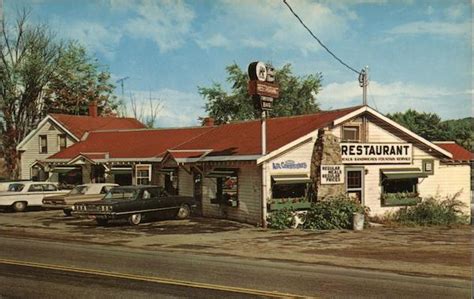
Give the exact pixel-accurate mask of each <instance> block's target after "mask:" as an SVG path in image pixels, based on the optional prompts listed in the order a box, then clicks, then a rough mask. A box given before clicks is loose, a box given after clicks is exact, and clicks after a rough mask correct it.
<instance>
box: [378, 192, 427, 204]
mask: <svg viewBox="0 0 474 299" xmlns="http://www.w3.org/2000/svg"><path fill="white" fill-rule="evenodd" d="M382 202H383V205H384V206H386V207H396V206H414V205H417V204H418V203H420V202H421V197H420V196H419V195H418V193H386V194H382Z"/></svg>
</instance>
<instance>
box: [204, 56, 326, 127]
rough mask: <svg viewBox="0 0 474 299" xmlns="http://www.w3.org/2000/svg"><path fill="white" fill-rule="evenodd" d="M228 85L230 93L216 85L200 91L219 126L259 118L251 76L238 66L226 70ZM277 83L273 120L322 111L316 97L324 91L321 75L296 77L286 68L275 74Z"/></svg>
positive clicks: (286, 66)
mask: <svg viewBox="0 0 474 299" xmlns="http://www.w3.org/2000/svg"><path fill="white" fill-rule="evenodd" d="M226 71H227V73H228V77H227V82H228V83H229V84H230V85H231V91H230V92H227V91H226V90H225V89H224V88H223V87H222V85H221V84H219V83H213V84H212V86H211V87H198V90H199V94H201V96H202V97H204V99H205V100H206V101H207V102H206V106H205V108H206V111H207V112H208V113H209V116H211V117H213V118H214V119H215V121H216V123H217V124H219V123H226V122H229V121H234V120H248V119H256V118H259V117H260V115H259V113H258V112H257V110H256V109H255V107H254V104H253V100H252V99H251V97H250V96H249V95H248V91H247V84H248V80H249V78H248V75H247V73H246V72H244V71H242V70H241V69H240V67H239V66H238V65H237V64H235V63H234V64H232V65H229V66H227V67H226ZM275 79H276V82H278V85H279V86H280V98H278V99H275V101H274V105H273V110H272V111H271V112H270V116H290V115H300V114H308V113H312V112H317V111H319V106H318V104H317V103H316V95H317V94H318V92H319V91H320V89H321V80H322V76H321V74H320V73H317V74H315V75H308V76H303V77H299V76H295V75H293V73H292V71H291V65H290V64H286V65H285V66H283V67H282V68H281V69H279V70H276V74H275Z"/></svg>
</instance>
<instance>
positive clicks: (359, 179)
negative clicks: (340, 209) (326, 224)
mask: <svg viewBox="0 0 474 299" xmlns="http://www.w3.org/2000/svg"><path fill="white" fill-rule="evenodd" d="M346 192H347V194H348V195H349V197H351V198H353V199H356V200H357V201H359V202H360V203H362V204H363V203H364V169H363V168H346Z"/></svg>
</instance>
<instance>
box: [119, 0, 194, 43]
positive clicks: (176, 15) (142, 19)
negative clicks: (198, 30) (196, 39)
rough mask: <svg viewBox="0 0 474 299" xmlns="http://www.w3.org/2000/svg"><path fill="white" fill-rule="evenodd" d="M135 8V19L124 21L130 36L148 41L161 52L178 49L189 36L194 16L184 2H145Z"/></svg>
mask: <svg viewBox="0 0 474 299" xmlns="http://www.w3.org/2000/svg"><path fill="white" fill-rule="evenodd" d="M134 9H135V12H136V13H137V16H136V17H133V18H131V19H129V20H128V21H127V22H126V24H125V30H126V32H127V33H128V34H129V35H130V36H131V37H141V38H147V39H151V40H152V41H154V42H155V43H156V44H157V45H158V47H159V48H160V51H162V52H166V51H169V50H173V49H177V48H179V47H181V46H182V45H183V44H184V43H185V42H186V39H187V38H188V37H189V34H190V33H191V22H192V21H193V19H194V17H195V15H194V11H193V10H192V9H191V8H190V7H189V6H188V5H187V4H186V3H184V2H183V1H172V0H160V1H151V0H144V1H141V2H140V3H138V4H136V5H135V6H134Z"/></svg>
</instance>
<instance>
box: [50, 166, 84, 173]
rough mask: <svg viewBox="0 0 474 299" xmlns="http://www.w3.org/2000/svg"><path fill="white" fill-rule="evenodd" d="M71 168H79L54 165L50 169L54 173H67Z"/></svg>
mask: <svg viewBox="0 0 474 299" xmlns="http://www.w3.org/2000/svg"><path fill="white" fill-rule="evenodd" d="M71 170H80V168H78V167H54V168H53V169H52V170H51V171H52V172H56V173H68V172H70V171H71Z"/></svg>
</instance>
